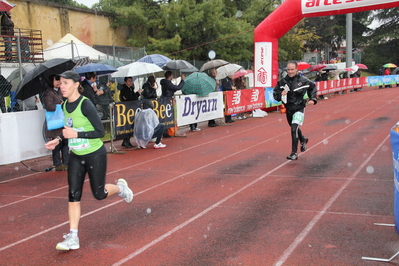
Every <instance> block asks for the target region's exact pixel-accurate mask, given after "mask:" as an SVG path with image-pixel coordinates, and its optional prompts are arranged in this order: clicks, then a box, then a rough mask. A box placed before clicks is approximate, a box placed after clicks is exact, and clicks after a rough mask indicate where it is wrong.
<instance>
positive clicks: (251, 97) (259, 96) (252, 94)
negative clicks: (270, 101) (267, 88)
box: [224, 88, 266, 115]
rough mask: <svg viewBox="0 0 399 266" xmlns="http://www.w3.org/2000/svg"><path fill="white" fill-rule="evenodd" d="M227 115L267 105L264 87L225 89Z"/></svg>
mask: <svg viewBox="0 0 399 266" xmlns="http://www.w3.org/2000/svg"><path fill="white" fill-rule="evenodd" d="M224 94H225V112H224V113H225V115H232V114H239V113H243V112H249V111H252V110H255V109H259V108H264V107H265V103H266V101H265V92H264V89H256V88H253V89H245V90H234V91H225V92H224Z"/></svg>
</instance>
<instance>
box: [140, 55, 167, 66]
mask: <svg viewBox="0 0 399 266" xmlns="http://www.w3.org/2000/svg"><path fill="white" fill-rule="evenodd" d="M170 60H172V59H170V58H169V57H166V56H164V55H161V54H149V55H146V56H144V57H142V58H140V59H139V60H137V62H144V63H150V64H155V65H157V66H160V67H161V66H163V65H165V64H166V63H167V62H169V61H170Z"/></svg>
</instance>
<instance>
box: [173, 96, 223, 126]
mask: <svg viewBox="0 0 399 266" xmlns="http://www.w3.org/2000/svg"><path fill="white" fill-rule="evenodd" d="M175 101H176V109H177V111H176V113H177V117H176V119H177V125H178V126H183V125H189V124H193V123H198V122H202V121H208V120H212V119H215V118H221V117H223V108H224V105H223V92H212V93H209V94H208V96H205V97H199V96H197V95H194V94H191V95H179V96H175Z"/></svg>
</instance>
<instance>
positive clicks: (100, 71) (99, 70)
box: [74, 63, 118, 76]
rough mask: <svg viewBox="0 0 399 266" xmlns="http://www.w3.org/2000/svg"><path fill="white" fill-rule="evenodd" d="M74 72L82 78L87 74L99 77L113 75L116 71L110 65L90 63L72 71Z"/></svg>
mask: <svg viewBox="0 0 399 266" xmlns="http://www.w3.org/2000/svg"><path fill="white" fill-rule="evenodd" d="M74 71H76V72H77V73H79V74H80V75H81V76H84V74H85V73H88V72H95V73H96V75H97V76H101V75H107V74H111V73H114V72H116V71H118V69H116V68H114V67H113V66H110V65H105V64H97V63H90V64H87V65H83V66H80V67H77V68H75V69H74Z"/></svg>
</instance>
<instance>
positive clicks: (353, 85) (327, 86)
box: [316, 77, 369, 95]
mask: <svg viewBox="0 0 399 266" xmlns="http://www.w3.org/2000/svg"><path fill="white" fill-rule="evenodd" d="M367 86H369V84H368V82H367V77H357V78H348V79H340V80H327V81H318V82H316V87H317V95H322V94H329V93H334V92H337V91H344V90H353V89H357V88H362V87H367Z"/></svg>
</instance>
